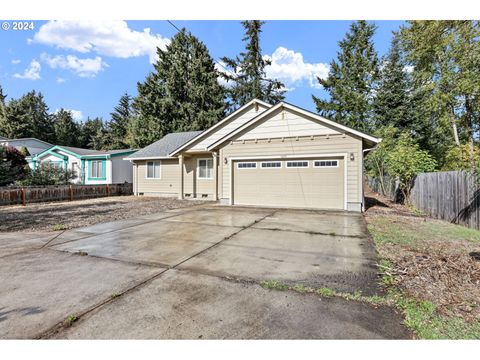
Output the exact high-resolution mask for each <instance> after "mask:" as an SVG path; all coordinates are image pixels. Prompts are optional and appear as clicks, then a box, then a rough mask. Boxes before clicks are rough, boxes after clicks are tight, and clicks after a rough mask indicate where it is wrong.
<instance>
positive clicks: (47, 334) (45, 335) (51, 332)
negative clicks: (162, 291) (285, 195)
mask: <svg viewBox="0 0 480 360" xmlns="http://www.w3.org/2000/svg"><path fill="white" fill-rule="evenodd" d="M276 211H277V210H274V211H273V212H271V213H269V214H267V215H265V216H263V217H262V218H261V219H259V220H255V221H253V222H252V223H251V224H249V225H248V226H245V227H242V228H240V229H239V230H238V231H236V232H234V233H232V234H231V235H229V236H226V237H224V238H223V239H222V240H220V241H217V242H216V243H214V244H212V245H211V246H209V247H207V248H205V249H203V250H201V251H199V252H197V253H195V254H194V255H192V256H190V257H188V258H187V259H184V260H182V261H180V262H178V263H177V264H175V265H172V266H170V267H168V268H165V269H162V271H160V272H159V273H157V274H155V275H153V276H151V277H149V278H147V279H145V280H143V281H141V282H140V283H138V284H136V285H134V286H133V287H130V288H128V289H126V290H125V291H123V292H121V293H120V294H119V296H115V297H111V296H110V297H109V298H107V299H105V300H103V301H101V302H100V303H98V304H96V305H94V306H92V307H90V308H88V309H87V310H84V311H82V312H80V313H78V314H76V317H77V319H78V320H76V321H75V323H74V324H72V325H71V326H75V324H76V323H78V322H79V321H81V320H82V317H84V316H85V315H88V314H89V313H91V312H93V311H95V310H97V309H99V308H100V307H102V306H104V305H106V304H109V303H111V302H113V301H114V300H115V299H117V298H118V297H121V296H123V295H125V294H127V293H129V292H131V291H134V290H135V289H138V288H140V287H141V286H143V285H146V284H147V283H150V282H151V281H153V280H155V279H156V278H158V277H160V276H161V275H163V274H165V273H166V272H168V271H169V270H171V269H175V270H176V268H177V267H178V266H180V265H182V264H183V263H185V262H187V261H188V260H191V259H192V258H194V257H196V256H198V255H201V254H203V253H204V252H206V251H208V250H210V249H212V248H213V247H215V246H217V245H219V244H221V243H222V242H224V241H226V240H228V239H231V238H232V237H233V236H235V235H237V234H238V233H240V232H242V231H244V230H245V229H248V228H250V227H251V226H253V225H255V224H257V223H258V222H260V221H262V220H264V219H266V218H267V217H269V216H272V215H274V214H275V212H276ZM160 220H161V219H160ZM153 221H158V220H153ZM112 232H113V231H112ZM47 249H49V250H53V251H61V252H67V253H70V254H73V253H71V252H68V251H63V250H57V249H52V248H47ZM87 256H91V257H96V258H99V259H104V260H106V259H107V260H112V261H123V260H117V259H111V258H104V257H101V256H92V255H88V254H87ZM138 265H141V264H138ZM64 329H65V324H64V321H62V322H59V323H57V324H56V325H54V326H52V327H51V328H49V329H47V330H45V331H43V332H41V333H40V334H38V335H37V336H36V337H34V338H35V339H48V338H51V337H52V336H53V335H55V334H58V333H59V332H61V331H62V330H64Z"/></svg>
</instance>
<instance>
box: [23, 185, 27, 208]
mask: <svg viewBox="0 0 480 360" xmlns="http://www.w3.org/2000/svg"><path fill="white" fill-rule="evenodd" d="M22 205H23V206H26V205H27V194H26V191H25V188H22Z"/></svg>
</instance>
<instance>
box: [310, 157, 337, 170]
mask: <svg viewBox="0 0 480 360" xmlns="http://www.w3.org/2000/svg"><path fill="white" fill-rule="evenodd" d="M312 161H313V167H314V168H323V169H329V168H338V167H339V163H340V160H338V159H315V160H312ZM316 161H336V162H337V165H335V166H320V165H318V166H317V165H315V162H316Z"/></svg>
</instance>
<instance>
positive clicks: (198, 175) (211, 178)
mask: <svg viewBox="0 0 480 360" xmlns="http://www.w3.org/2000/svg"><path fill="white" fill-rule="evenodd" d="M202 160H205V161H206V163H205V166H206V170H207V173H208V170H209V167H208V162H209V161H211V162H212V168H211V169H210V177H200V161H202ZM197 179H198V180H214V179H215V176H214V174H213V157H211V158H198V159H197Z"/></svg>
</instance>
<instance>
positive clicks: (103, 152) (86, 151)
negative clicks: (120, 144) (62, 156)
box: [60, 145, 134, 155]
mask: <svg viewBox="0 0 480 360" xmlns="http://www.w3.org/2000/svg"><path fill="white" fill-rule="evenodd" d="M60 147H61V148H62V149H65V150H68V151H71V152H73V153H75V154H78V155H112V154H115V153H123V152H127V151H134V150H132V149H118V150H91V149H83V148H77V147H72V146H63V145H60Z"/></svg>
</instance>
